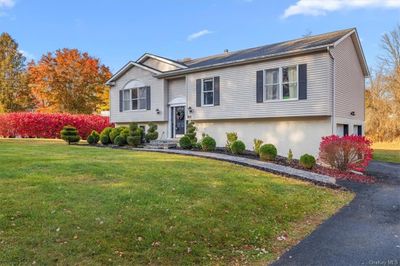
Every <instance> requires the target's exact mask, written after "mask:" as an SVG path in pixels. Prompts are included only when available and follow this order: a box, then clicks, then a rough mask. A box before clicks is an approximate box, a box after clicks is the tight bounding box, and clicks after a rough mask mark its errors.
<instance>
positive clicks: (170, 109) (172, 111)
mask: <svg viewBox="0 0 400 266" xmlns="http://www.w3.org/2000/svg"><path fill="white" fill-rule="evenodd" d="M176 107H184V108H183V109H184V111H185V121H184V126H185V129H184V131H185V133H186V124H187V121H188V119H187V113H188V111H187V108H186V104H176V105H171V106H168V128H167V134H168V138H171V139H174V138H176V137H177V136H178V137H181V136H183V135H184V134H185V133H184V134H179V135H176V134H175V127H176V116H175V109H176ZM172 119H173V124H172ZM172 125H174V127H173V128H172Z"/></svg>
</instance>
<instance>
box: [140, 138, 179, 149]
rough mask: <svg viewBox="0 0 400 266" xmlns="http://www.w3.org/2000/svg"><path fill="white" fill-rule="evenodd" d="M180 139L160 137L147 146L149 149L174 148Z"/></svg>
mask: <svg viewBox="0 0 400 266" xmlns="http://www.w3.org/2000/svg"><path fill="white" fill-rule="evenodd" d="M178 142H179V140H178V139H158V140H152V141H150V143H146V145H145V148H148V149H172V148H176V147H177V146H178Z"/></svg>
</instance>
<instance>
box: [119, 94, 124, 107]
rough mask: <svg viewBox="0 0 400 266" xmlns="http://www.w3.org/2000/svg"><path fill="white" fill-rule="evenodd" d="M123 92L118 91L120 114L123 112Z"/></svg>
mask: <svg viewBox="0 0 400 266" xmlns="http://www.w3.org/2000/svg"><path fill="white" fill-rule="evenodd" d="M123 93H124V91H123V90H120V91H119V111H120V112H122V111H124V99H123V97H124V95H123Z"/></svg>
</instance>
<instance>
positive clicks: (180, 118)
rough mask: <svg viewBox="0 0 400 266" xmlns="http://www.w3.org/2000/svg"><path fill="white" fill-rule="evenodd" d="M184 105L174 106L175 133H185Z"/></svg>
mask: <svg viewBox="0 0 400 266" xmlns="http://www.w3.org/2000/svg"><path fill="white" fill-rule="evenodd" d="M185 120H186V119H185V106H177V107H175V135H183V134H185Z"/></svg>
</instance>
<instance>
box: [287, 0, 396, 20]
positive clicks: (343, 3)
mask: <svg viewBox="0 0 400 266" xmlns="http://www.w3.org/2000/svg"><path fill="white" fill-rule="evenodd" d="M374 7H375V8H400V0H324V1H321V0H298V1H297V2H296V3H295V4H294V5H291V6H289V7H288V8H287V9H286V10H285V12H284V14H283V15H282V17H283V18H287V17H290V16H294V15H311V16H321V15H325V14H326V13H327V12H332V11H337V10H340V9H356V8H374Z"/></svg>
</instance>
